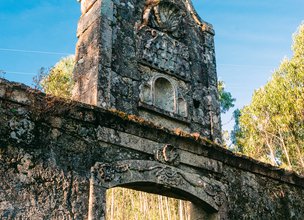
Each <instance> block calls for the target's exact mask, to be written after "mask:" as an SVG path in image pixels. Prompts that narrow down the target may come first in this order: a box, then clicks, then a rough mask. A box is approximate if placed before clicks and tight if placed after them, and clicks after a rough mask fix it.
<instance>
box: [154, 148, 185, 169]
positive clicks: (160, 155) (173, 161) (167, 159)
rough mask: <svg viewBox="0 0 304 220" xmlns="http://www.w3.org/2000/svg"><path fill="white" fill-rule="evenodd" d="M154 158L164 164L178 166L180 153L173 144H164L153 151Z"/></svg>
mask: <svg viewBox="0 0 304 220" xmlns="http://www.w3.org/2000/svg"><path fill="white" fill-rule="evenodd" d="M155 159H156V160H157V161H159V162H161V163H164V164H169V165H173V166H178V165H179V164H180V153H179V151H178V149H177V148H176V147H174V146H173V145H170V144H166V145H165V146H164V147H163V148H161V149H159V150H157V151H156V152H155Z"/></svg>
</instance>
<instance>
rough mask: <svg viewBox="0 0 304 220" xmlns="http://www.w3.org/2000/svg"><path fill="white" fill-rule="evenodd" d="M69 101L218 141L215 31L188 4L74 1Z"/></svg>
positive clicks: (143, 0) (166, 0)
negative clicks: (72, 82)
mask: <svg viewBox="0 0 304 220" xmlns="http://www.w3.org/2000/svg"><path fill="white" fill-rule="evenodd" d="M80 2H81V10H82V16H81V18H80V21H79V24H78V31H77V36H78V38H79V40H78V44H77V47H76V68H75V72H74V76H75V80H76V86H75V89H74V99H76V100H79V101H81V102H85V103H88V104H93V105H97V106H100V107H102V108H105V109H116V110H119V111H123V112H126V113H128V114H134V115H137V116H140V117H142V118H144V119H146V120H149V121H152V122H153V123H155V124H158V125H160V126H163V127H166V128H169V129H176V128H180V129H182V130H184V131H187V132H199V133H200V134H201V135H202V136H204V137H206V138H209V139H212V140H220V139H221V132H220V131H221V128H220V108H219V101H218V91H217V75H216V62H215V52H214V31H213V28H212V26H211V25H210V24H208V23H206V22H204V21H202V20H201V19H200V18H199V17H198V15H197V13H196V12H195V11H194V9H193V6H192V3H191V1H190V0H80Z"/></svg>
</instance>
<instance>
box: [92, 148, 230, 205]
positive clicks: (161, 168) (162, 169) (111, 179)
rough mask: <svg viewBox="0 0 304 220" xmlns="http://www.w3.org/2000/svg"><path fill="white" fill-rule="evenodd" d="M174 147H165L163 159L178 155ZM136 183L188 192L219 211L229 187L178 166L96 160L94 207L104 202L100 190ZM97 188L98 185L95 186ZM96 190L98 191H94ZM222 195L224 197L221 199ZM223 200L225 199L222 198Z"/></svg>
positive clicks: (93, 177)
mask: <svg viewBox="0 0 304 220" xmlns="http://www.w3.org/2000/svg"><path fill="white" fill-rule="evenodd" d="M172 150H173V152H174V151H175V150H174V147H173V146H170V145H169V146H168V145H167V146H166V147H165V148H164V149H163V152H162V153H163V154H165V156H164V159H166V160H168V161H170V160H172V159H173V160H174V158H177V157H176V156H174V155H175V153H174V154H171V153H169V152H171V151H172ZM136 183H142V184H143V183H146V184H147V185H149V184H151V183H153V184H159V185H162V186H163V187H166V188H167V189H170V188H174V189H175V192H177V191H180V192H185V193H187V194H188V195H189V200H190V201H191V198H195V199H199V200H201V201H202V202H204V203H206V204H208V206H209V207H210V208H211V209H213V210H215V211H216V210H218V209H219V207H220V206H221V205H222V203H223V201H224V200H225V191H226V187H225V186H224V185H223V184H221V183H220V182H218V181H217V180H215V179H211V178H208V177H205V176H202V175H197V174H193V173H188V172H185V171H183V170H181V169H178V168H176V167H173V166H170V165H166V164H161V163H159V162H156V161H150V160H126V161H118V162H114V163H111V164H102V163H96V164H95V166H93V167H92V168H91V192H92V193H93V194H91V195H90V196H91V198H90V200H91V201H92V205H91V206H92V210H93V209H94V210H99V209H100V207H96V209H95V208H94V207H93V206H94V205H98V204H101V203H102V201H101V202H100V203H99V202H96V201H97V200H98V199H100V194H99V193H100V192H99V191H98V190H99V189H108V188H112V187H117V186H124V185H128V186H132V184H134V186H138V185H137V184H136ZM96 187H97V188H96ZM94 192H96V193H95V194H94ZM221 197H223V198H221ZM223 199H224V200H223Z"/></svg>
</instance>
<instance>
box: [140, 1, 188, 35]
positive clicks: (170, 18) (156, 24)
mask: <svg viewBox="0 0 304 220" xmlns="http://www.w3.org/2000/svg"><path fill="white" fill-rule="evenodd" d="M184 16H185V13H184V12H183V11H182V10H181V9H180V8H179V7H178V6H177V5H176V4H174V3H172V2H170V1H167V0H146V3H145V8H144V10H143V21H142V24H141V26H140V27H139V29H141V28H143V27H144V26H147V25H148V26H150V27H152V28H155V29H157V30H159V31H161V32H164V33H167V34H169V35H171V36H173V37H175V38H179V37H181V35H182V33H181V32H182V31H181V23H182V21H183V17H184Z"/></svg>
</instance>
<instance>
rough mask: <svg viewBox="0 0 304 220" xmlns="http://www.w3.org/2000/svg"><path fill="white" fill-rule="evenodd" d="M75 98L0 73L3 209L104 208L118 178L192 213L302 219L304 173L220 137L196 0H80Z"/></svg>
mask: <svg viewBox="0 0 304 220" xmlns="http://www.w3.org/2000/svg"><path fill="white" fill-rule="evenodd" d="M81 6H82V16H81V19H80V22H79V27H78V37H79V42H78V45H77V49H76V53H77V54H76V57H77V58H76V59H77V65H76V69H75V79H76V81H77V85H76V87H75V90H74V98H75V99H78V100H79V101H81V102H77V101H71V100H62V99H59V98H56V97H51V96H48V95H45V94H43V93H41V92H38V91H35V90H32V89H30V88H29V87H26V86H24V85H22V84H18V83H11V82H8V81H5V80H3V79H0V173H1V176H0V219H35V220H36V219H58V220H62V219H90V220H93V219H94V220H95V219H98V220H100V219H104V218H105V212H106V209H105V204H106V197H105V193H106V190H107V189H110V188H113V187H117V186H121V187H126V188H131V189H136V190H141V191H145V192H150V193H155V194H159V195H165V196H170V197H174V198H178V199H184V200H187V201H190V202H191V204H192V208H191V218H192V219H194V220H199V219H262V220H264V219H265V220H266V219H267V220H268V219H282V220H283V219H284V220H285V219H302V218H303V216H304V202H303V198H304V178H303V177H300V176H298V175H296V174H295V173H293V172H288V171H285V170H281V169H279V168H277V167H272V166H270V165H267V164H263V163H261V162H258V161H255V160H252V159H250V158H247V157H244V156H241V155H236V154H233V153H232V152H230V151H228V150H226V149H224V148H222V147H221V146H220V145H218V144H217V143H215V142H220V139H221V136H220V119H219V104H218V100H217V89H216V83H217V79H216V66H215V58H214V45H213V36H214V32H213V30H212V27H211V25H210V24H207V23H206V22H204V21H201V20H200V18H199V17H198V16H197V14H196V13H195V11H194V9H193V7H192V5H191V2H190V1H188V0H185V1H181V0H172V1H165V0H160V1H157V0H154V1H153V0H151V1H143V0H137V1H136V0H134V1H123V0H82V1H81Z"/></svg>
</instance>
